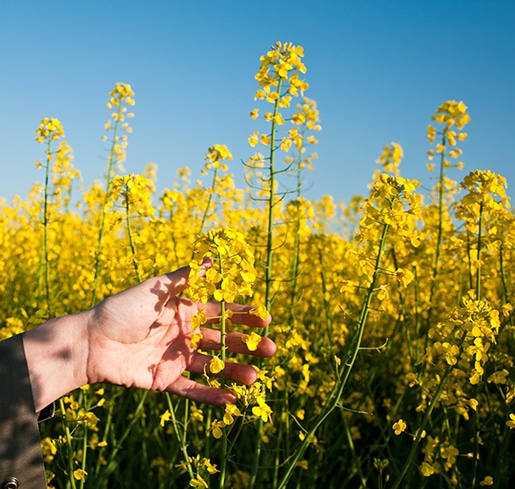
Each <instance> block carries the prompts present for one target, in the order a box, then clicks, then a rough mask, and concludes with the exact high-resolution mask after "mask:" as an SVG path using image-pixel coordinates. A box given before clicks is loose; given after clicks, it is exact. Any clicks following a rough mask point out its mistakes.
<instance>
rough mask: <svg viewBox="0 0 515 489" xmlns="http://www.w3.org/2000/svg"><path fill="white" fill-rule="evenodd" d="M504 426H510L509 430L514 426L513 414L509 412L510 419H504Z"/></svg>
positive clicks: (514, 416)
mask: <svg viewBox="0 0 515 489" xmlns="http://www.w3.org/2000/svg"><path fill="white" fill-rule="evenodd" d="M506 426H508V428H510V430H512V429H513V428H515V414H513V413H512V414H510V419H509V420H508V421H506Z"/></svg>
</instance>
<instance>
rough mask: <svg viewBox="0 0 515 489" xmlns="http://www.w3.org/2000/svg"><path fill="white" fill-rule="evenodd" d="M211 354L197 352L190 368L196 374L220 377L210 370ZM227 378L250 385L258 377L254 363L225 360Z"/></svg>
mask: <svg viewBox="0 0 515 489" xmlns="http://www.w3.org/2000/svg"><path fill="white" fill-rule="evenodd" d="M211 358H212V357H211V356H209V355H203V354H202V353H196V354H195V355H194V357H193V358H192V361H191V363H190V365H189V366H188V370H189V371H190V372H193V373H196V374H204V373H205V374H207V375H211V376H214V377H218V376H219V374H216V375H214V374H212V373H211V371H210V370H209V363H210V362H211ZM224 374H225V378H226V379H227V380H232V381H233V382H238V383H240V384H245V385H250V384H252V383H254V382H255V381H256V379H257V372H256V369H255V368H254V367H253V366H252V365H243V364H241V363H234V362H228V361H226V362H225V369H224Z"/></svg>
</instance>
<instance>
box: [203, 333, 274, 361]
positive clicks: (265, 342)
mask: <svg viewBox="0 0 515 489" xmlns="http://www.w3.org/2000/svg"><path fill="white" fill-rule="evenodd" d="M200 332H201V333H202V339H201V340H200V343H199V348H200V349H201V350H219V349H220V331H218V330H216V329H211V328H200ZM245 336H246V335H244V334H243V333H239V332H237V331H228V332H227V335H226V337H225V343H226V346H227V351H228V352H230V353H243V354H245V355H252V356H255V357H259V358H268V357H271V356H272V355H273V354H274V353H275V351H276V350H277V347H276V346H275V343H274V342H273V341H272V340H271V339H270V338H264V337H262V338H261V340H260V342H259V344H258V345H257V347H256V349H255V350H252V351H251V350H249V348H248V346H247V344H246V343H245V342H244V341H243V338H244V337H245Z"/></svg>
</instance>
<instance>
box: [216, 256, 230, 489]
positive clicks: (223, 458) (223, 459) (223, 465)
mask: <svg viewBox="0 0 515 489" xmlns="http://www.w3.org/2000/svg"><path fill="white" fill-rule="evenodd" d="M218 260H219V263H220V275H222V276H223V273H224V269H223V261H222V257H221V255H220V254H219V255H218ZM226 319H227V311H226V306H225V300H222V301H220V357H221V360H222V362H223V365H224V369H223V370H222V372H221V373H222V375H221V379H220V380H221V388H222V389H224V388H225V361H226V358H227V342H226V334H227V333H226V324H225V323H226ZM222 431H223V434H222V439H221V443H222V448H221V453H220V489H223V488H224V486H225V475H226V471H227V437H228V434H227V427H225V426H224V427H223V428H222Z"/></svg>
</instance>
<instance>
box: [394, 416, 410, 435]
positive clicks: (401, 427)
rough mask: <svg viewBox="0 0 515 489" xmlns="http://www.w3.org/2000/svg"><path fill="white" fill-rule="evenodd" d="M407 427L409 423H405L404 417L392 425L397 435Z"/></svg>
mask: <svg viewBox="0 0 515 489" xmlns="http://www.w3.org/2000/svg"><path fill="white" fill-rule="evenodd" d="M407 427H408V425H407V424H406V423H405V421H404V420H403V419H399V421H396V422H395V423H394V424H393V426H392V428H393V431H394V433H395V434H396V435H400V434H401V433H402V432H403V431H405V430H406V428H407Z"/></svg>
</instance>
